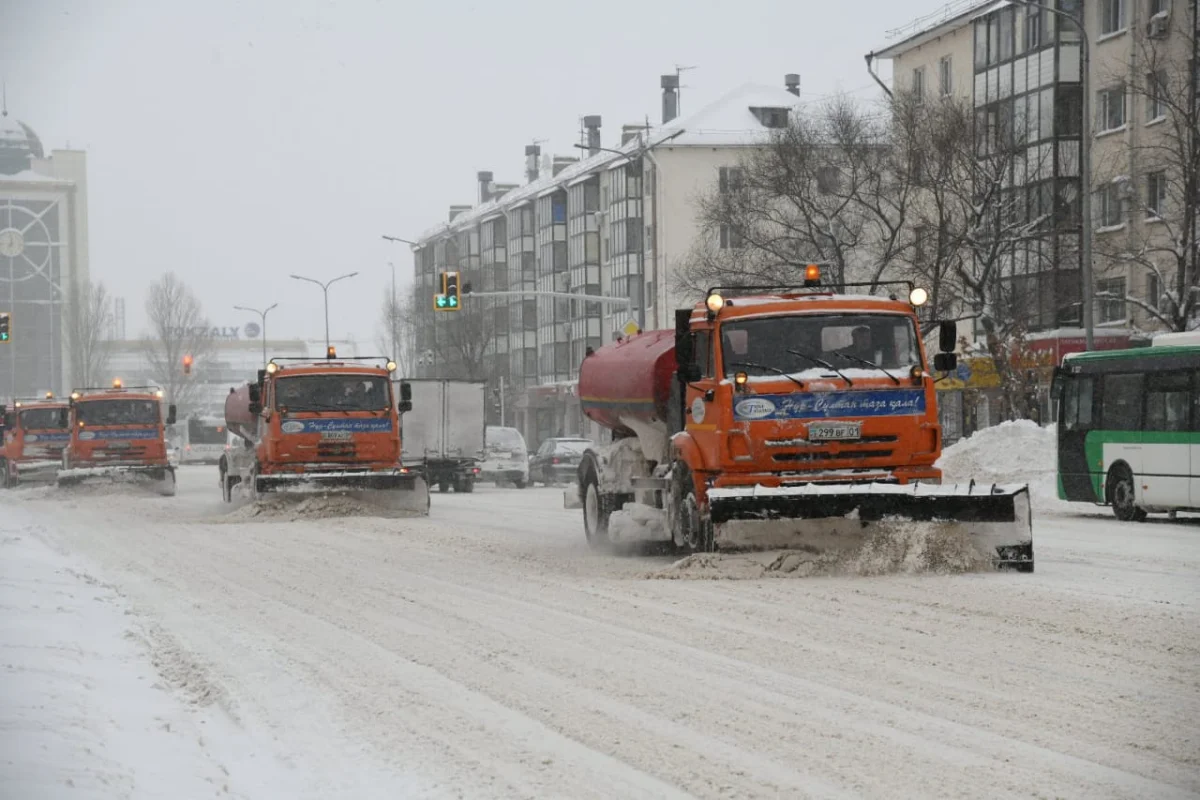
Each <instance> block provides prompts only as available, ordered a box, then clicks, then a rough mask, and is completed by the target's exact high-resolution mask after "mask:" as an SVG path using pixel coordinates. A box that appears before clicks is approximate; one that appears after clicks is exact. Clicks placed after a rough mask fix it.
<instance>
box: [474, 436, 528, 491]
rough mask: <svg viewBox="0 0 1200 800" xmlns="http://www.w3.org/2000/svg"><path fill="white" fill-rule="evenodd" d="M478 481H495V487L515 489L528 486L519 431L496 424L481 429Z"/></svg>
mask: <svg viewBox="0 0 1200 800" xmlns="http://www.w3.org/2000/svg"><path fill="white" fill-rule="evenodd" d="M479 480H481V481H495V482H496V485H497V486H501V485H503V484H505V483H511V484H513V485H514V486H516V487H517V488H518V489H524V488H525V487H526V486H527V485H528V484H529V451H528V450H527V449H526V447H525V437H524V436H522V435H521V432H520V431H519V430H517V429H516V428H502V427H500V426H499V425H488V426H487V428H486V429H484V439H483V463H482V464H481V465H480V467H479Z"/></svg>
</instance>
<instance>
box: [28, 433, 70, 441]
mask: <svg viewBox="0 0 1200 800" xmlns="http://www.w3.org/2000/svg"><path fill="white" fill-rule="evenodd" d="M70 438H71V434H69V433H27V434H25V441H27V442H65V441H67V440H68V439H70Z"/></svg>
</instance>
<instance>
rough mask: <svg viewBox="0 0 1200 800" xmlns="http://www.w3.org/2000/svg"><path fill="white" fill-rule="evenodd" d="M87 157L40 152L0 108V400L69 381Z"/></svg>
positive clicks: (28, 132) (84, 260) (82, 271)
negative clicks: (70, 319)
mask: <svg viewBox="0 0 1200 800" xmlns="http://www.w3.org/2000/svg"><path fill="white" fill-rule="evenodd" d="M87 242H88V224H87V159H86V155H85V153H84V152H83V151H80V150H55V151H53V152H52V153H51V154H50V156H49V157H48V158H46V157H44V152H43V150H42V143H41V141H40V140H39V139H38V136H37V134H36V133H34V132H33V129H32V128H30V127H29V126H28V125H25V124H24V123H22V122H19V121H18V120H16V119H14V118H12V117H11V116H9V115H8V110H7V109H3V110H0V311H2V312H7V313H9V314H11V339H10V340H9V341H8V342H5V343H0V398H2V397H12V396H14V395H15V396H29V395H33V394H38V393H41V392H45V391H54V392H56V393H61V392H62V391H63V388H64V386H66V384H68V383H70V366H69V364H70V354H69V352H68V348H67V343H66V341H65V328H66V326H65V325H64V321H65V319H66V318H67V314H68V313H69V308H68V304H69V302H70V298H71V296H72V292H73V289H74V287H75V286H77V285H80V284H82V283H83V282H85V281H86V280H87V279H88V247H87Z"/></svg>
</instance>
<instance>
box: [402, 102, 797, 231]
mask: <svg viewBox="0 0 1200 800" xmlns="http://www.w3.org/2000/svg"><path fill="white" fill-rule="evenodd" d="M799 102H800V98H798V97H797V96H796V95H794V94H792V93H791V92H789V91H787V90H786V89H781V88H778V87H775V86H764V85H761V84H754V83H746V84H743V85H741V86H739V87H737V88H736V89H733V90H731V91H729V92H726V93H725V94H724V95H722V96H721V97H719V98H717V99H716V100H714V101H713V102H712V103H709V104H708V105H707V106H704V107H703V108H701V109H700V110H699V111H697V112H696V113H694V114H691V115H690V116H686V117H679V118H676V119H673V120H671V121H670V122H668V123H666V124H664V125H659V126H658V127H653V128H651V129H650V131H649V134H648V136H647V137H646V139H647V141H648V142H649V146H650V147H663V148H666V147H671V148H674V147H753V146H755V145H758V144H762V143H764V142H765V141H766V140H767V138H768V136H769V135H770V129H768V128H766V127H765V126H764V125H763V124H762V123H761V122H760V121H759V120H758V118H757V117H756V116H755V115H754V113H753V112H752V111H751V109H753V108H788V109H794V108H795V107H796V106H797V105H798V104H799ZM639 147H641V143H640V142H639V141H638V139H633V140H632V141H630V142H627V143H626V144H624V145H620V146H619V147H614V148H612V150H613V151H615V152H610V151H608V150H602V151H600V152H599V153H597V154H596V155H594V156H588V157H586V158H583V159H580V160H579V161H576V162H574V163H572V164H570V165H569V166H567V167H565V168H564V169H562V170H561V171H560V172H559V173H558V174H557V175H546V176H543V177H541V178H539V179H537V180H536V181H533V182H532V183H527V184H525V185H524V186H522V187H520V188H518V189H513V190H512V191H510V192H508V193H507V194H504V195H502V196H501V197H499V198H497V199H495V200H490V201H488V202H487V203H483V204H482V205H479V206H475V207H474V208H472V209H471V210H470V211H464V212H463V213H461V214H459V215H458V216H456V217H455V218H454V219H453V220H451V221H450V222H443V223H441V224H439V225H436V226H434V227H432V228H430V229H428V230H426V231H424V232H423V233H422V234H421V235H420V236H418V237H417V242H418V244H417V246H418V247H421V246H424V245H425V244H426V243H427V242H428V241H429V240H432V239H436V238H438V237H440V236H443V235H445V234H448V233H455V232H457V231H460V230H462V229H464V228H467V227H470V226H471V225H472V224H474V223H477V222H480V221H482V220H483V219H485V218H486V217H488V216H493V215H495V214H496V213H497V212H500V211H504V210H507V209H510V208H514V207H516V206H519V205H523V204H525V203H528V202H530V201H532V200H534V199H536V198H537V197H539V196H541V195H543V194H546V193H549V192H553V191H555V190H557V189H561V188H565V187H566V186H567V185H568V184H570V183H572V182H578V179H580V178H583V177H586V176H587V175H588V174H589V173H593V172H598V171H599V170H601V169H602V168H604V167H606V166H609V165H610V164H611V165H612V166H616V164H615V163H614V162H618V161H621V160H624V159H625V158H626V157H628V156H631V155H635V154H636V153H637V152H638V149H639ZM618 154H619V155H618Z"/></svg>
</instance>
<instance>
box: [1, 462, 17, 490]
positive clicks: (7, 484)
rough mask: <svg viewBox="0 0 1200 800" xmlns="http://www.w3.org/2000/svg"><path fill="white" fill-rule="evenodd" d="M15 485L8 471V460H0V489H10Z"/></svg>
mask: <svg viewBox="0 0 1200 800" xmlns="http://www.w3.org/2000/svg"><path fill="white" fill-rule="evenodd" d="M15 485H16V482H15V481H13V479H12V474H11V473H9V471H8V460H7V459H4V458H0V489H11V488H13V486H15Z"/></svg>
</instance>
